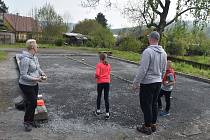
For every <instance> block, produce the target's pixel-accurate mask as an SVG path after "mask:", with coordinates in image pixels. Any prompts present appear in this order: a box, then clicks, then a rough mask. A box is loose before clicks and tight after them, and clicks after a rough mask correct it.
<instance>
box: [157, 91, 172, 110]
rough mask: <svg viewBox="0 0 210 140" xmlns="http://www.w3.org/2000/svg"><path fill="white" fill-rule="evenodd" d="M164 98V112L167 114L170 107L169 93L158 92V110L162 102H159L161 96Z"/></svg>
mask: <svg viewBox="0 0 210 140" xmlns="http://www.w3.org/2000/svg"><path fill="white" fill-rule="evenodd" d="M163 95H164V96H165V101H166V108H165V111H166V112H169V109H170V106H171V101H170V100H171V99H170V97H171V91H165V90H162V89H161V90H160V94H159V96H158V107H159V108H162V102H161V97H162V96H163Z"/></svg>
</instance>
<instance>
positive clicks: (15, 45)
mask: <svg viewBox="0 0 210 140" xmlns="http://www.w3.org/2000/svg"><path fill="white" fill-rule="evenodd" d="M38 46H39V48H62V47H57V46H55V45H51V44H38ZM25 47H26V44H25V43H15V44H3V45H0V48H25Z"/></svg>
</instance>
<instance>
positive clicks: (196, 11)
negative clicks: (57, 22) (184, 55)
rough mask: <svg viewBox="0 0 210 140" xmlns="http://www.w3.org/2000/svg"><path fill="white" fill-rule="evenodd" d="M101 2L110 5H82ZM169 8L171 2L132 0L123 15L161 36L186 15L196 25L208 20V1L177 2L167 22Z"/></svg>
mask: <svg viewBox="0 0 210 140" xmlns="http://www.w3.org/2000/svg"><path fill="white" fill-rule="evenodd" d="M101 1H105V2H107V5H111V1H110V0H108V1H107V0H83V5H84V6H97V5H98V4H100V2H101ZM170 6H171V0H136V1H134V0H133V1H129V2H128V4H127V5H126V7H125V8H124V13H125V14H126V15H127V16H128V17H129V18H131V19H132V20H133V21H134V22H138V23H142V24H146V25H147V27H149V28H151V27H154V28H156V30H157V31H159V32H160V33H161V34H162V32H163V31H164V29H165V28H166V27H167V26H168V25H170V24H171V23H173V22H175V21H176V20H177V19H179V18H180V17H181V16H182V15H183V14H186V13H187V14H189V16H190V15H192V16H193V17H195V23H197V25H198V23H204V21H206V20H209V19H208V16H209V7H210V2H209V0H177V1H176V9H175V10H176V14H175V16H174V17H173V18H172V19H171V20H169V21H167V18H168V16H169V15H168V12H169V9H170V8H171V7H170ZM202 25H203V24H202Z"/></svg>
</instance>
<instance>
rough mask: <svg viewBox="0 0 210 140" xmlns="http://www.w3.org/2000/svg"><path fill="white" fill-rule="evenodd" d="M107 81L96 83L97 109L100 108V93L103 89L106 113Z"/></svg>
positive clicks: (107, 104)
mask: <svg viewBox="0 0 210 140" xmlns="http://www.w3.org/2000/svg"><path fill="white" fill-rule="evenodd" d="M109 86H110V85H109V83H100V84H97V92H98V96H97V109H100V105H101V95H102V92H103V91H104V101H105V107H106V113H108V112H109Z"/></svg>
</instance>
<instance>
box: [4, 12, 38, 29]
mask: <svg viewBox="0 0 210 140" xmlns="http://www.w3.org/2000/svg"><path fill="white" fill-rule="evenodd" d="M4 18H5V20H6V21H7V22H9V24H10V25H11V26H12V28H13V29H14V30H15V31H17V32H32V31H36V30H38V32H41V28H40V26H39V25H38V24H37V22H36V21H35V20H34V19H33V18H32V17H24V16H18V15H14V14H5V15H4ZM36 28H37V29H36Z"/></svg>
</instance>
